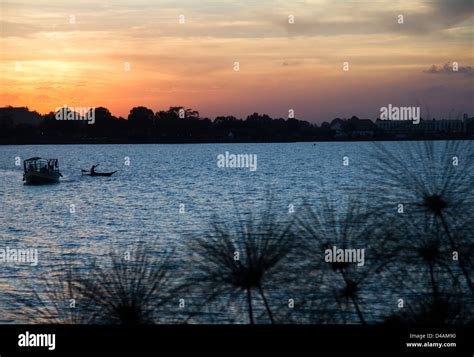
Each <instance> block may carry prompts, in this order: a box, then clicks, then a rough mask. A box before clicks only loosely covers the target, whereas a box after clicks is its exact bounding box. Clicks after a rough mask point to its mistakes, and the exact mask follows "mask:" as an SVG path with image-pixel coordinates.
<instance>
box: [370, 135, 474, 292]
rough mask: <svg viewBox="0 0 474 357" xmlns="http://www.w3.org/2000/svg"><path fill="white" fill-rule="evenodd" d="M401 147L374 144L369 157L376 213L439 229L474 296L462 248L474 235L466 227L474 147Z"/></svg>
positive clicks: (472, 197)
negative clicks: (375, 190) (375, 185)
mask: <svg viewBox="0 0 474 357" xmlns="http://www.w3.org/2000/svg"><path fill="white" fill-rule="evenodd" d="M400 146H401V148H400V147H397V149H396V150H392V149H391V148H390V147H389V145H384V144H375V145H374V146H373V152H371V153H370V155H371V156H374V158H375V160H370V162H371V166H370V167H369V168H368V169H369V170H370V171H368V172H371V173H372V174H373V178H374V182H379V183H380V184H379V187H378V188H379V194H380V197H381V199H380V200H379V202H378V203H379V204H378V207H377V208H376V210H375V211H376V212H379V213H380V212H382V213H383V214H387V213H388V212H393V214H394V215H397V213H396V212H397V210H400V209H401V210H402V211H403V212H400V211H399V212H398V213H399V214H401V215H407V216H408V219H409V220H412V221H418V222H425V221H427V222H429V224H428V226H431V225H439V226H440V227H441V228H442V231H443V239H444V241H445V242H446V243H447V244H448V245H449V248H450V249H451V252H452V253H453V254H455V253H457V264H459V268H460V269H461V272H462V274H463V276H464V278H465V281H466V284H467V286H468V287H469V289H470V290H471V292H474V285H473V282H472V276H471V275H472V270H470V269H469V266H472V259H473V257H472V256H469V255H466V251H467V250H466V247H467V246H469V245H472V243H473V241H474V232H473V231H472V230H470V229H468V228H467V227H468V224H469V221H472V209H473V206H474V185H473V180H474V142H473V141H446V142H433V141H424V142H404V143H403V145H400ZM374 153H375V155H374ZM375 180H376V181H375Z"/></svg>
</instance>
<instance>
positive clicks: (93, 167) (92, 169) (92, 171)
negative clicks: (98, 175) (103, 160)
mask: <svg viewBox="0 0 474 357" xmlns="http://www.w3.org/2000/svg"><path fill="white" fill-rule="evenodd" d="M99 165H100V164H97V165H92V167H91V175H94V174H95V168H96V167H97V166H99Z"/></svg>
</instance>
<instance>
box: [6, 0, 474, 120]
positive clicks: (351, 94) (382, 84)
mask: <svg viewBox="0 0 474 357" xmlns="http://www.w3.org/2000/svg"><path fill="white" fill-rule="evenodd" d="M0 6H1V10H0V11H1V13H0V23H1V40H0V48H1V58H0V62H1V90H0V106H5V105H12V106H28V107H29V108H30V109H31V110H37V111H39V112H40V113H47V112H49V111H52V110H54V109H55V108H56V107H59V106H62V105H64V104H66V105H69V106H73V107H98V106H104V107H107V108H109V109H110V110H111V112H112V113H113V114H114V115H117V116H119V115H120V116H124V117H126V116H127V115H128V113H129V111H130V109H131V108H132V107H134V106H138V105H144V106H147V107H149V108H151V109H153V110H155V111H157V110H161V109H166V108H168V107H169V106H178V105H180V106H185V107H190V108H193V109H195V110H198V111H199V112H200V113H201V115H202V116H208V117H211V118H214V117H215V116H217V115H235V116H238V117H245V116H246V115H248V114H250V113H253V112H259V113H267V114H270V115H271V116H274V117H287V115H288V110H289V109H294V111H295V115H296V117H297V118H300V119H305V120H309V121H312V122H322V121H323V120H331V119H333V118H335V117H350V116H352V115H357V116H359V117H364V118H372V119H374V118H376V117H377V116H378V115H379V113H380V107H382V106H386V105H388V104H392V105H396V106H408V105H410V106H413V105H420V106H421V108H422V109H421V111H422V115H423V113H425V112H426V110H429V112H430V114H431V115H432V116H435V117H449V116H451V117H456V116H457V114H458V113H459V112H462V113H464V112H467V113H469V114H470V115H471V116H473V115H474V104H473V103H474V98H473V84H474V68H473V67H474V58H473V57H474V47H473V45H474V44H473V40H474V27H473V12H474V11H473V1H472V0H452V1H439V0H430V1H421V0H407V1H394V0H391V1H382V0H379V1H359V0H349V1H338V0H305V1H297V0H291V1H290V0H286V1H282V0H274V1H270V0H260V1H256V0H240V1H238V0H230V1H224V0H220V1H217V0H199V1H197V0H186V1H184V0H155V1H144V0H133V1H132V0H128V1H124V0H118V1H112V0H94V1H89V0H83V1H81V0H78V1H64V0H35V1H29V2H28V1H23V0H15V1H9V0H5V1H3V0H2V1H1V5H0ZM180 15H183V16H184V23H180V21H179V20H180ZM290 15H293V16H294V23H289V16H290ZM399 15H403V22H404V23H403V24H399V23H398V20H399ZM74 20H75V21H74ZM345 61H347V62H349V71H343V62H345ZM126 62H128V63H129V64H130V70H129V71H126V70H125V66H126ZM234 62H239V65H240V70H239V71H234ZM453 62H457V63H458V66H459V69H458V71H457V72H454V71H453V70H452V69H451V68H450V67H449V66H447V67H443V66H444V65H445V64H449V65H451V64H452V63H453ZM433 65H434V66H436V67H432V66H433Z"/></svg>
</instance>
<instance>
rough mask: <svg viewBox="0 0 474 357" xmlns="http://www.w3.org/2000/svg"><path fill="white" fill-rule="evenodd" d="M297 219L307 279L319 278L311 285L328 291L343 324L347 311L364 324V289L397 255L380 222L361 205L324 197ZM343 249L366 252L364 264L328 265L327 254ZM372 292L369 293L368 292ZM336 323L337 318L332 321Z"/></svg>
mask: <svg viewBox="0 0 474 357" xmlns="http://www.w3.org/2000/svg"><path fill="white" fill-rule="evenodd" d="M302 211H303V212H302V214H301V215H299V217H298V226H299V227H300V229H301V231H302V236H303V237H304V241H305V247H306V249H305V252H306V259H305V261H306V262H307V269H306V270H307V271H308V277H311V276H315V277H319V281H318V283H317V284H313V283H312V282H311V281H308V282H307V284H308V286H314V289H318V288H320V287H329V291H328V292H326V295H327V298H326V304H327V306H329V304H330V302H329V300H328V299H331V298H332V299H333V303H334V302H335V303H336V304H337V306H338V307H339V308H338V309H336V311H339V312H340V313H341V316H342V322H345V321H346V310H347V309H353V311H354V313H355V314H356V316H357V318H358V320H359V322H360V323H361V324H365V323H366V322H367V321H366V317H365V313H364V310H363V307H362V303H363V294H362V292H363V291H362V290H363V289H362V288H363V286H364V285H366V284H370V282H371V280H373V278H374V275H375V274H379V273H380V272H381V271H382V270H383V269H384V268H385V267H387V266H388V265H389V264H390V263H391V262H393V260H394V258H395V256H396V253H395V252H394V250H393V249H390V240H389V239H386V236H385V235H384V232H383V230H382V229H381V228H380V227H381V225H380V222H377V221H376V220H375V218H374V217H371V216H370V215H367V214H366V212H365V209H363V208H362V206H361V205H360V204H359V203H358V201H351V200H350V201H349V202H345V203H342V202H341V201H337V202H336V201H330V199H329V198H328V197H323V198H322V199H321V200H320V201H319V204H318V205H317V206H310V205H309V204H308V203H306V204H305V208H304V209H303V210H302ZM334 246H335V247H337V248H340V249H361V250H362V249H363V250H364V252H365V253H364V255H365V263H364V265H363V266H358V265H357V262H348V261H341V262H338V261H332V262H326V261H325V251H326V250H328V249H332V248H333V247H334ZM369 290H370V289H369ZM331 321H332V322H334V321H335V316H333V317H332V319H331Z"/></svg>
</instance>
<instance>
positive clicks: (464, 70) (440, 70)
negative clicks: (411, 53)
mask: <svg viewBox="0 0 474 357" xmlns="http://www.w3.org/2000/svg"><path fill="white" fill-rule="evenodd" d="M423 72H424V73H430V74H464V75H465V76H473V75H474V68H472V67H471V66H458V69H457V71H455V70H454V68H453V65H452V63H446V64H445V65H443V66H439V67H438V66H437V65H435V64H434V65H432V66H431V67H430V68H428V69H426V70H424V71H423Z"/></svg>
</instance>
